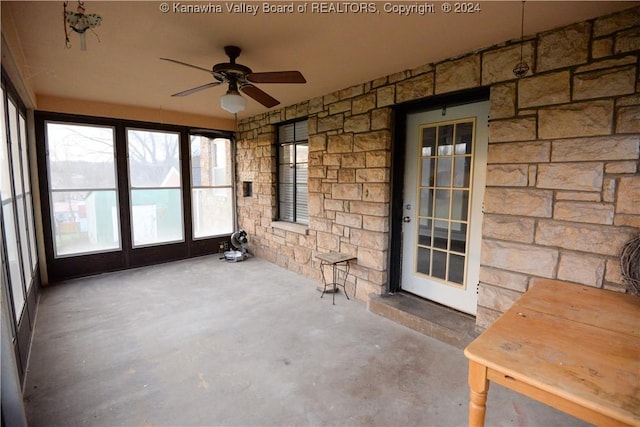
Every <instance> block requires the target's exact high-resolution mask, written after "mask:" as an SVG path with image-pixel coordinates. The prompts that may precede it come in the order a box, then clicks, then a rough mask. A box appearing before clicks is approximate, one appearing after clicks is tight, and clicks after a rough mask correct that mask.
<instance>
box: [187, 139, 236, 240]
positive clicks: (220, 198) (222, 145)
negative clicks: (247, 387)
mask: <svg viewBox="0 0 640 427" xmlns="http://www.w3.org/2000/svg"><path fill="white" fill-rule="evenodd" d="M190 146H191V149H190V152H191V188H192V189H191V211H192V220H193V238H194V239H200V238H205V237H213V236H220V235H223V234H230V233H232V232H233V229H234V214H233V212H234V211H233V180H232V175H231V172H232V167H231V166H232V162H231V141H230V140H229V139H226V138H215V139H212V138H208V137H206V136H200V135H191V141H190Z"/></svg>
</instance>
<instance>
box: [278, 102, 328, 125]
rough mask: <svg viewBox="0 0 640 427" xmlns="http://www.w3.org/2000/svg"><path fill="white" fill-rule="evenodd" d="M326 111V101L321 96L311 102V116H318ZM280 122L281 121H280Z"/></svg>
mask: <svg viewBox="0 0 640 427" xmlns="http://www.w3.org/2000/svg"><path fill="white" fill-rule="evenodd" d="M322 110H324V100H323V99H322V97H321V96H318V97H316V98H313V99H311V100H310V101H309V114H316V113H319V112H320V111H322ZM278 122H280V120H278Z"/></svg>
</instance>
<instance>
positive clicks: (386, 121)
mask: <svg viewBox="0 0 640 427" xmlns="http://www.w3.org/2000/svg"><path fill="white" fill-rule="evenodd" d="M390 128H391V110H390V109H389V108H378V109H376V110H373V111H372V112H371V130H380V129H390Z"/></svg>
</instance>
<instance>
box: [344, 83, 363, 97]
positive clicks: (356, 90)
mask: <svg viewBox="0 0 640 427" xmlns="http://www.w3.org/2000/svg"><path fill="white" fill-rule="evenodd" d="M363 93H364V84H359V85H355V86H351V87H348V88H346V89H342V90H341V91H340V92H338V98H339V99H347V98H354V97H356V96H359V95H362V94H363Z"/></svg>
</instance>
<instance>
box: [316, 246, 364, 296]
mask: <svg viewBox="0 0 640 427" xmlns="http://www.w3.org/2000/svg"><path fill="white" fill-rule="evenodd" d="M316 258H318V259H319V260H320V272H321V273H322V283H323V285H324V287H323V289H322V295H320V298H322V297H323V296H324V294H325V292H327V287H332V291H333V305H336V292H337V290H338V286H340V287H342V289H343V290H344V294H345V296H346V297H347V299H349V295H347V287H346V285H347V276H348V275H349V263H350V262H351V261H355V260H356V259H357V258H356V257H355V256H353V255H347V254H343V253H340V252H329V253H326V254H325V253H320V254H318V255H316ZM339 266H342V267H343V269H340V268H339ZM325 267H331V268H332V272H333V275H332V276H331V278H330V279H327V276H326V272H325ZM340 272H342V273H343V277H342V279H341V278H340V277H339V276H340Z"/></svg>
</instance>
